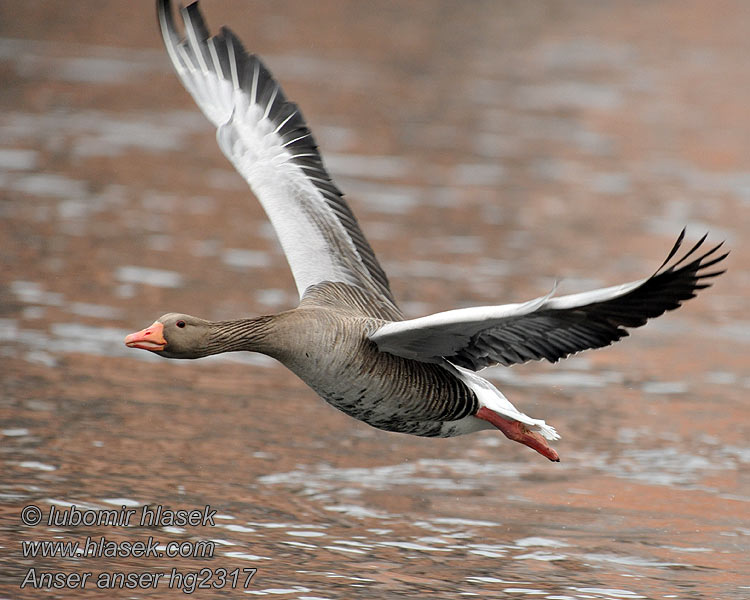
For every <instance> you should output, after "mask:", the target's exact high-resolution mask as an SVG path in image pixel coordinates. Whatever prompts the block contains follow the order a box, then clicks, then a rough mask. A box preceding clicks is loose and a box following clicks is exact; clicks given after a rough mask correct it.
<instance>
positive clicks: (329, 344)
mask: <svg viewBox="0 0 750 600" xmlns="http://www.w3.org/2000/svg"><path fill="white" fill-rule="evenodd" d="M180 12H181V16H182V20H183V22H184V29H185V36H184V38H183V37H181V36H180V34H179V33H178V31H177V27H176V25H175V21H174V18H173V16H172V9H171V6H170V2H169V0H157V13H158V20H159V26H160V28H161V33H162V36H163V38H164V43H165V45H166V48H167V52H168V54H169V58H170V59H171V61H172V64H173V65H174V68H175V70H176V71H177V74H178V76H179V77H180V79H181V80H182V83H183V84H184V85H185V87H186V88H187V90H188V92H190V94H191V95H192V96H193V98H194V99H195V101H196V103H197V104H198V106H199V108H200V109H201V110H202V111H203V113H204V114H205V115H206V117H208V119H209V120H210V121H211V122H212V123H213V124H214V125H215V126H216V127H217V135H216V137H217V140H218V143H219V147H220V148H221V150H222V151H223V152H224V154H225V155H226V156H227V158H228V159H229V160H230V161H231V162H232V164H233V165H234V166H235V168H236V169H237V171H238V172H239V173H240V174H241V175H242V177H244V178H245V180H246V181H247V182H248V184H249V185H250V188H251V189H252V191H253V193H254V194H255V196H256V197H257V199H258V200H259V201H260V203H261V204H262V205H263V208H264V209H265V212H266V213H267V215H268V218H269V219H270V221H271V223H272V225H273V227H274V229H275V231H276V234H277V235H278V238H279V240H280V242H281V246H282V248H283V250H284V253H285V255H286V257H287V260H288V261H289V266H290V267H291V270H292V274H293V276H294V281H295V283H296V286H297V290H298V292H299V296H300V302H299V306H298V307H297V308H294V309H291V310H287V311H284V312H281V313H278V314H274V315H267V316H261V317H256V318H243V319H237V320H231V321H218V322H212V321H207V320H204V319H200V318H197V317H193V316H190V315H184V314H176V313H168V314H165V315H164V316H162V317H160V318H159V319H158V320H156V321H155V322H154V323H153V324H152V325H150V326H149V327H147V328H146V329H143V330H142V331H139V332H137V333H133V334H130V335H129V336H127V338H125V343H126V344H127V345H128V346H129V347H132V348H142V349H145V350H149V351H151V352H154V353H156V354H159V355H160V356H163V357H166V358H183V359H187V358H200V357H204V356H208V355H211V354H217V353H221V352H234V351H242V350H246V351H253V352H261V353H263V354H266V355H268V356H271V357H273V358H275V359H277V360H279V361H280V362H281V363H283V364H284V365H285V366H286V367H288V368H289V369H290V370H292V371H293V372H294V373H296V374H297V375H298V376H299V377H300V378H301V379H302V380H303V381H304V382H305V383H307V384H308V385H309V386H310V387H311V388H312V389H313V390H314V391H315V392H317V394H318V395H320V396H321V397H322V398H323V399H324V400H325V401H326V402H328V403H330V404H331V405H333V406H334V407H336V408H338V409H339V410H341V411H343V412H345V413H346V414H348V415H350V416H352V417H354V418H355V419H359V420H361V421H364V422H365V423H368V424H369V425H372V426H373V427H377V428H379V429H383V430H386V431H395V432H402V433H410V434H413V435H419V436H437V437H451V436H457V435H462V434H466V433H471V432H474V431H479V430H481V429H485V428H491V427H496V428H497V429H500V431H502V432H503V434H505V436H507V437H508V438H510V439H511V440H514V441H516V442H520V443H522V444H525V445H526V446H528V447H530V448H532V449H534V450H536V451H537V452H539V453H540V454H542V455H543V456H545V457H547V458H548V459H550V460H553V461H558V460H559V458H558V455H557V452H555V450H554V449H552V448H551V447H550V445H549V441H550V440H555V439H558V437H559V436H558V434H557V432H556V431H555V429H554V428H553V427H552V426H550V425H548V424H547V423H545V422H544V421H543V420H540V419H534V418H531V417H529V416H527V415H525V414H524V413H522V412H520V411H519V410H518V409H517V408H516V407H515V406H513V404H511V403H510V401H508V400H507V399H506V398H505V396H504V395H503V394H502V393H501V392H500V391H499V390H498V389H497V388H495V386H493V385H492V384H491V383H490V382H488V381H487V380H485V379H484V378H482V377H480V376H479V375H477V373H476V371H479V370H480V369H482V368H484V367H488V366H490V365H497V364H500V365H506V366H509V365H513V364H518V363H524V362H526V361H530V360H540V359H546V360H548V361H550V362H555V361H557V360H559V359H561V358H565V357H567V356H569V355H571V354H574V353H576V352H580V351H582V350H587V349H590V348H600V347H602V346H607V345H609V344H611V343H613V342H615V341H617V340H619V339H620V338H622V337H624V336H626V335H628V332H627V328H632V327H640V326H641V325H644V324H645V323H646V321H647V320H648V319H650V318H654V317H658V316H659V315H661V314H663V313H664V312H665V311H668V310H673V309H675V308H677V307H679V306H680V305H681V304H682V303H683V302H684V301H685V300H688V299H689V298H692V297H693V296H695V294H696V292H697V291H698V290H700V289H703V288H705V287H708V286H709V285H710V283H709V282H710V280H711V278H713V277H716V276H717V275H719V274H720V273H722V272H723V271H720V270H712V269H711V267H713V266H714V265H716V264H717V263H719V262H720V261H722V260H723V259H724V257H725V256H726V253H720V252H719V248H720V246H721V244H719V245H717V246H713V247H710V248H706V247H705V246H704V241H705V236H704V237H703V238H702V239H701V240H699V241H698V242H697V243H696V244H695V245H693V246H692V248H690V249H689V250H688V251H687V252H685V253H684V254H683V255H682V256H677V254H678V251H679V249H680V248H681V247H682V243H683V239H684V230H683V232H682V233H681V234H680V236H679V238H678V239H677V242H676V243H675V244H674V247H673V248H672V250H671V252H670V253H669V255H668V256H667V259H666V260H665V261H664V263H663V264H662V265H661V267H660V268H659V269H658V270H657V271H656V272H655V273H654V274H653V275H651V276H650V277H646V278H644V279H641V280H638V281H634V282H632V283H625V284H622V285H616V286H613V287H607V288H603V289H599V290H594V291H590V292H584V293H580V294H572V295H567V296H560V297H554V296H553V295H552V293H550V294H548V295H546V296H542V297H539V298H536V299H533V300H530V301H527V302H521V303H518V304H505V305H502V306H482V307H476V308H466V309H459V310H451V311H447V312H441V313H437V314H433V315H429V316H425V317H421V318H417V319H404V317H403V315H402V313H401V311H400V310H399V308H398V306H397V304H396V301H395V299H394V297H393V294H392V293H391V289H390V287H389V284H388V279H387V278H386V275H385V273H384V271H383V269H382V268H381V266H380V264H379V263H378V260H377V258H376V257H375V254H374V253H373V251H372V248H371V247H370V245H369V243H368V242H367V240H366V239H365V237H364V235H363V233H362V231H361V229H360V227H359V224H358V223H357V220H356V218H355V217H354V214H353V213H352V211H351V209H350V208H349V206H348V204H347V203H346V201H345V200H344V198H343V195H342V193H341V191H340V190H339V189H338V187H336V185H335V184H334V183H333V181H332V180H331V177H330V176H329V174H328V172H327V171H326V169H325V167H324V165H323V161H322V159H321V156H320V153H319V151H318V148H317V146H316V144H315V141H314V139H313V136H312V134H311V133H310V130H309V129H308V128H307V126H306V124H305V121H304V119H303V117H302V113H301V112H300V109H299V107H298V106H297V105H296V104H294V103H292V102H290V101H288V100H287V99H286V96H285V95H284V93H283V92H282V90H281V88H280V86H279V84H278V83H277V82H276V80H275V79H274V78H273V77H272V75H271V74H270V72H269V71H268V69H267V68H266V67H265V66H264V64H263V63H262V62H261V60H260V59H259V58H258V57H257V56H255V55H252V54H248V53H247V52H246V51H245V50H244V48H243V47H242V44H241V43H240V41H239V40H238V39H237V37H236V36H235V35H234V34H233V33H232V32H231V31H230V30H229V29H226V28H222V29H221V30H220V32H219V33H218V34H217V35H215V36H213V37H211V35H210V34H209V32H208V29H207V27H206V25H205V23H204V20H203V18H202V16H201V13H200V12H199V9H198V4H197V3H194V4H191V5H190V6H188V7H187V8H181V9H180Z"/></svg>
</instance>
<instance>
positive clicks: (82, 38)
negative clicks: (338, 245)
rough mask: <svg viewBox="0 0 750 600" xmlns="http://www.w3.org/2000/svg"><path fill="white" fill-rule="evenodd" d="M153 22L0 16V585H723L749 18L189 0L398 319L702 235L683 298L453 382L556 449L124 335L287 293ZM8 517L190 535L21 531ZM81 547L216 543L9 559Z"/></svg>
mask: <svg viewBox="0 0 750 600" xmlns="http://www.w3.org/2000/svg"><path fill="white" fill-rule="evenodd" d="M152 4H153V3H152V2H150V1H146V0H133V1H130V2H121V1H114V0H109V1H96V2H94V1H90V0H78V1H76V2H56V1H51V0H48V1H40V0H27V1H25V2H17V1H12V0H2V1H0V253H1V256H2V263H1V264H2V269H1V270H0V340H2V345H1V346H0V450H2V455H1V456H0V461H2V467H0V474H1V475H0V540H1V541H2V546H4V547H5V549H4V551H3V552H2V554H0V570H2V571H3V572H4V573H5V574H7V575H8V576H7V577H5V576H4V578H3V579H2V580H0V594H2V597H4V598H5V597H7V598H12V597H38V595H39V594H40V592H39V591H38V590H37V591H34V590H29V589H26V590H23V591H22V590H19V589H18V585H19V583H20V582H21V580H22V579H23V577H24V575H25V574H26V573H27V572H28V569H29V568H31V567H36V568H38V569H46V570H54V571H61V572H66V573H71V572H77V571H82V570H86V571H94V572H99V571H107V570H109V571H112V570H120V571H123V570H130V571H155V572H160V571H162V572H163V571H169V570H170V569H171V568H172V567H173V566H175V565H176V566H179V568H181V569H182V570H191V569H192V570H195V569H198V568H201V567H209V568H212V569H217V568H222V567H223V568H226V569H228V570H231V569H233V568H235V567H240V568H241V567H253V568H258V575H257V577H256V578H255V579H254V580H253V582H252V585H251V586H250V588H249V589H248V590H237V592H236V593H241V592H243V591H247V592H251V593H252V594H255V595H260V596H264V595H268V596H272V597H275V598H290V599H300V600H302V599H307V600H312V599H317V600H319V599H329V598H353V597H356V598H384V597H385V598H392V597H399V596H405V597H417V596H420V595H421V596H425V597H429V598H455V597H457V596H459V595H465V596H476V597H480V598H518V597H523V596H524V595H533V596H535V597H539V598H548V599H550V600H567V599H577V598H681V599H685V598H688V599H693V598H695V599H697V598H714V599H719V598H743V597H747V594H748V593H749V592H748V590H749V589H750V587H748V586H750V578H749V577H748V572H749V569H748V566H749V565H748V559H747V556H748V549H750V544H749V543H748V542H749V540H750V537H749V536H750V520H748V518H747V515H748V501H750V480H749V476H748V462H749V461H750V447H748V443H747V440H748V438H749V437H750V431H748V402H747V397H748V394H749V393H750V358H748V356H749V354H748V345H749V344H750V320H748V317H747V313H746V311H747V308H748V296H749V291H750V252H748V249H747V244H746V238H747V236H748V234H750V210H749V209H750V114H749V113H748V105H750V69H748V56H750V4H748V3H746V2H741V1H739V0H737V1H735V2H731V1H726V2H711V3H707V2H698V1H679V2H678V1H674V2H656V3H653V2H627V3H625V2H606V1H605V2H601V1H596V2H594V1H590V2H589V1H582V2H573V1H561V2H552V1H549V2H533V3H530V2H523V1H515V2H514V1H506V2H494V1H486V2H479V1H477V2H455V1H429V2H428V1H423V0H412V1H410V2H399V1H392V2H387V1H383V0H369V1H367V2H365V1H344V0H322V1H320V2H302V1H294V2H292V1H274V2H256V1H240V0H225V1H221V2H219V1H218V0H214V1H211V0H205V1H204V2H202V3H201V5H202V7H203V11H204V14H205V16H206V19H207V21H208V24H209V27H210V28H211V29H212V31H217V30H218V28H219V27H220V26H222V25H228V26H230V27H231V28H232V29H233V30H234V31H235V32H236V33H237V34H238V35H239V37H240V38H241V39H242V40H243V42H244V43H245V45H246V47H247V48H248V49H249V50H250V51H252V52H256V53H258V54H260V55H262V56H263V58H264V59H265V61H266V63H267V65H268V66H269V68H270V69H271V70H272V72H273V73H274V74H275V75H276V77H277V78H278V79H279V80H280V82H281V83H282V85H283V87H284V89H285V91H286V93H287V96H288V97H289V98H291V99H292V100H294V101H296V102H298V103H299V104H300V105H301V108H302V110H303V112H304V114H305V116H306V118H307V121H308V123H309V125H310V127H311V129H312V130H313V133H314V134H315V136H316V138H317V140H318V143H319V145H320V147H321V149H322V152H323V156H324V160H325V162H326V165H327V166H328V168H329V171H330V172H331V174H332V176H333V177H334V179H335V180H336V181H337V183H338V184H339V186H340V187H341V188H342V189H343V191H344V192H345V193H346V195H347V198H348V200H349V202H350V204H351V205H352V208H353V210H354V211H355V213H356V214H357V216H358V218H359V220H360V222H361V224H362V227H363V229H364V231H365V234H366V235H367V236H368V237H369V239H370V242H371V243H372V245H373V247H374V248H375V250H376V252H377V253H378V256H379V258H380V261H381V263H382V264H383V266H384V268H385V269H386V271H387V272H388V274H389V276H390V278H391V284H392V288H393V290H394V292H395V295H396V297H397V299H398V300H399V301H400V303H401V305H402V307H403V308H404V311H405V312H406V314H407V315H408V316H420V315H423V314H428V313H431V312H435V311H439V310H445V309H450V308H455V307H462V306H471V305H478V304H499V303H504V302H513V301H522V300H526V299H529V298H532V297H535V296H538V295H540V294H543V293H546V292H547V291H549V289H551V287H552V285H553V284H554V282H555V281H556V280H559V281H560V287H559V292H560V293H569V292H573V291H584V290H586V289H591V288H594V287H598V286H602V285H610V284H615V283H621V282H625V281H629V280H633V279H638V278H641V277H644V276H647V275H649V274H650V273H652V272H653V271H654V270H655V269H656V268H657V267H658V266H659V265H660V264H661V261H662V260H663V259H664V258H665V257H666V254H667V252H668V251H669V249H670V248H671V246H672V244H673V242H674V240H675V239H676V237H677V235H678V234H679V232H680V230H681V229H682V227H683V226H687V228H688V238H689V239H691V240H694V239H697V238H698V237H700V236H701V235H703V234H704V233H705V232H706V231H709V232H710V238H709V239H710V240H711V241H716V242H718V241H721V240H726V245H727V247H728V248H730V249H731V250H732V254H731V255H730V257H729V259H728V260H727V267H728V269H729V271H728V272H727V273H726V274H725V275H723V276H722V277H720V278H719V279H718V280H716V283H715V286H714V287H713V288H711V289H709V290H705V291H704V292H702V293H701V294H700V296H699V297H698V298H697V299H695V300H691V301H690V302H688V303H687V304H686V305H685V306H684V307H683V308H681V309H680V310H679V311H677V312H675V313H670V314H668V315H666V316H663V317H661V318H660V319H658V320H656V321H653V322H651V323H650V324H649V325H648V326H647V327H646V328H645V329H641V330H637V331H636V332H634V334H633V336H632V337H630V338H627V339H626V340H624V341H622V342H620V343H619V344H617V345H616V346H613V347H612V348H607V349H603V350H599V351H595V352H590V353H586V354H583V355H581V356H578V357H575V358H572V359H569V360H567V361H564V362H562V363H560V364H558V365H555V366H551V365H546V364H544V365H542V364H532V365H524V366H522V367H516V368H513V369H499V368H498V369H490V370H488V371H485V372H483V374H485V375H487V377H488V378H490V379H491V380H493V381H494V382H495V384H496V385H498V386H499V387H500V388H501V389H502V390H503V391H504V392H505V394H506V395H507V396H508V398H509V399H511V401H513V402H514V403H515V404H516V405H517V406H518V407H519V408H520V409H521V410H523V411H525V412H527V413H528V414H530V415H531V416H534V417H538V418H544V419H546V420H547V421H548V422H549V423H551V424H553V425H554V426H556V427H557V429H558V431H559V432H560V433H561V434H562V439H561V440H560V441H559V442H557V443H556V445H555V447H556V448H557V450H558V452H559V453H560V455H561V458H562V462H561V463H560V464H559V465H557V464H551V463H548V462H547V461H546V460H544V459H543V458H541V457H540V456H538V455H537V454H535V453H533V452H532V451H530V450H529V449H528V448H525V447H522V446H520V445H518V444H513V443H511V442H509V441H507V440H506V439H505V438H504V437H503V436H502V435H501V434H500V433H499V432H494V431H486V432H482V433H480V434H476V435H473V436H469V437H463V438H454V439H450V440H434V439H418V438H412V437H407V436H401V435H398V434H389V433H384V432H380V431H376V430H374V429H371V428H369V427H368V426H367V425H364V424H362V423H359V422H355V421H354V420H352V419H350V418H348V417H346V416H345V415H343V414H341V413H338V412H336V411H335V410H334V409H332V408H330V407H329V406H327V405H325V404H324V403H323V402H322V401H321V400H320V399H318V398H317V397H316V396H315V394H314V393H313V392H312V391H310V390H309V389H307V388H306V387H305V386H304V385H303V384H302V383H301V382H299V381H298V380H296V378H294V377H293V376H291V375H290V374H289V373H288V372H287V371H286V370H284V368H283V367H281V366H280V365H278V364H277V363H275V362H274V361H272V360H270V359H266V358H265V357H262V356H258V355H250V354H247V355H242V354H237V355H227V356H224V357H219V358H212V359H205V360H200V361H191V362H189V363H183V362H178V361H165V360H162V359H159V358H158V357H155V356H151V355H150V354H148V353H146V352H143V351H137V350H129V349H127V348H125V346H124V345H123V343H122V338H123V337H124V336H125V335H126V334H127V333H129V332H131V331H135V330H138V329H141V328H143V327H145V326H147V325H149V324H150V323H152V322H153V321H154V319H155V318H157V317H158V316H160V315H161V314H163V313H166V312H170V311H180V312H187V313H190V314H194V315H197V316H201V317H204V318H208V319H223V318H235V317H241V316H252V315H257V314H262V313H270V312H276V311H279V310H283V309H286V308H290V307H292V306H294V305H295V304H296V301H297V298H296V292H295V288H294V286H293V282H292V278H291V275H290V273H289V270H288V267H287V264H286V261H285V259H284V256H283V254H282V253H281V250H280V247H279V245H278V243H277V241H276V238H275V236H274V233H273V231H272V229H271V227H270V225H269V224H268V222H267V220H266V219H265V216H264V214H263V212H262V209H261V208H260V206H259V205H258V203H257V202H256V201H255V199H254V198H253V197H252V195H251V193H250V191H249V189H247V187H246V185H245V183H244V182H243V180H242V179H241V178H240V177H239V175H237V174H236V173H235V172H234V171H233V169H232V167H231V165H230V164H229V163H228V161H227V160H226V159H225V158H224V157H223V156H222V155H221V153H220V151H219V150H218V147H217V145H216V143H215V137H214V131H213V129H212V128H211V126H210V125H209V123H208V122H207V121H206V120H205V118H204V117H203V116H202V115H201V114H200V113H199V111H198V109H197V108H196V107H195V105H194V103H193V101H192V99H191V98H190V97H189V96H188V94H187V93H186V92H185V91H184V89H183V88H182V87H181V85H180V83H179V82H178V80H177V78H176V76H175V75H174V73H173V71H172V68H171V66H170V64H169V63H168V60H167V57H166V52H165V51H164V49H163V47H162V45H161V40H160V36H159V33H158V30H157V26H156V19H155V10H154V6H153V5H152ZM32 503H33V504H36V505H38V506H39V507H40V508H42V510H43V511H45V512H46V511H48V510H49V508H50V506H51V505H53V504H54V505H56V506H58V507H66V506H69V505H70V504H76V505H78V506H85V507H89V508H92V509H99V508H113V507H115V508H119V507H120V506H122V505H126V506H142V505H144V504H163V505H165V506H170V507H172V508H175V509H177V508H187V509H191V508H202V507H203V506H204V505H206V504H210V505H211V506H212V507H213V508H216V509H218V510H219V513H220V518H218V519H217V524H216V526H215V527H209V528H190V527H188V528H181V529H175V528H172V529H159V530H155V531H154V530H150V529H143V528H138V527H130V528H127V529H117V530H114V529H112V528H99V529H97V528H86V529H81V528H77V529H76V528H70V529H66V528H56V529H51V528H47V527H43V526H39V527H36V528H31V527H26V526H23V525H22V524H21V522H20V517H19V515H20V511H21V508H22V507H23V506H25V505H27V504H32ZM88 535H91V536H97V535H106V536H107V537H108V538H109V537H112V538H113V539H120V540H143V539H145V538H147V537H148V536H149V535H154V536H156V537H157V538H159V539H161V540H163V541H165V542H166V541H170V540H178V541H182V540H214V541H217V544H218V546H217V548H218V549H217V553H216V556H215V557H214V558H213V559H212V560H192V559H180V560H177V561H175V560H168V559H164V560H163V561H160V560H154V559H150V560H147V559H142V560H136V559H119V560H107V559H98V560H95V559H90V558H79V559H75V560H73V559H62V558H55V559H51V558H49V559H41V558H36V559H28V558H23V557H22V555H21V542H22V541H24V540H48V539H49V540H53V539H81V538H85V537H86V536H88ZM179 593H180V592H179V591H177V590H169V589H166V588H164V587H163V586H162V588H160V589H157V590H151V591H146V590H114V591H111V592H104V591H100V590H96V589H95V588H93V587H92V586H89V587H87V589H86V590H84V591H80V590H73V591H70V590H54V591H49V592H45V597H48V598H57V597H76V598H79V597H91V598H93V597H96V598H101V597H105V596H106V597H128V598H139V597H176V596H175V595H176V594H179ZM211 593H213V594H215V595H217V596H218V595H221V594H224V595H227V594H228V593H229V592H228V591H227V590H223V591H215V590H214V591H213V592H211ZM19 594H20V596H19ZM205 595H211V594H209V593H206V594H205Z"/></svg>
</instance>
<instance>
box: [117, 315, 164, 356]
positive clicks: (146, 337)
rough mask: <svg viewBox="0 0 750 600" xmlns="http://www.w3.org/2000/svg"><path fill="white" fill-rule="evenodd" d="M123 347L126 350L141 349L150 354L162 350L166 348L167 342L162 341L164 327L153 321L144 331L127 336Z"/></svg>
mask: <svg viewBox="0 0 750 600" xmlns="http://www.w3.org/2000/svg"><path fill="white" fill-rule="evenodd" d="M125 345H126V346H127V347H128V348H141V349H143V350H151V351H152V352H160V351H161V350H164V348H166V346H167V340H165V339H164V325H162V324H161V323H160V322H159V321H154V323H153V325H150V326H149V327H146V329H143V330H141V331H138V332H136V333H131V334H130V335H129V336H127V337H126V338H125Z"/></svg>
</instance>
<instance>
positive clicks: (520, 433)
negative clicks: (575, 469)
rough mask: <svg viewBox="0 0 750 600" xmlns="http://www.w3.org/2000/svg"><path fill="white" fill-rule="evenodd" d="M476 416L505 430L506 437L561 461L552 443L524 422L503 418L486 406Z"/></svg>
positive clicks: (551, 458) (555, 460)
mask: <svg viewBox="0 0 750 600" xmlns="http://www.w3.org/2000/svg"><path fill="white" fill-rule="evenodd" d="M474 416H475V417H477V418H478V419H483V420H485V421H487V422H489V423H491V424H492V425H494V426H495V427H497V428H498V429H499V430H500V431H502V432H503V434H505V437H507V438H508V439H509V440H513V441H514V442H520V443H521V444H524V445H526V446H528V447H529V448H531V449H532V450H536V451H537V452H539V454H541V455H542V456H546V457H547V458H549V459H550V460H552V461H554V462H560V457H559V456H558V455H557V452H555V451H554V450H553V449H552V448H551V447H550V445H549V444H548V443H547V440H545V439H544V438H543V437H542V436H541V435H540V434H538V433H537V432H536V431H531V430H530V429H529V428H528V427H527V426H526V425H524V424H523V423H519V422H518V421H508V420H506V419H503V418H502V417H501V416H500V415H499V414H497V413H496V412H495V411H493V410H490V409H489V408H487V407H486V406H483V407H482V408H480V409H479V411H478V412H477V414H475V415H474Z"/></svg>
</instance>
